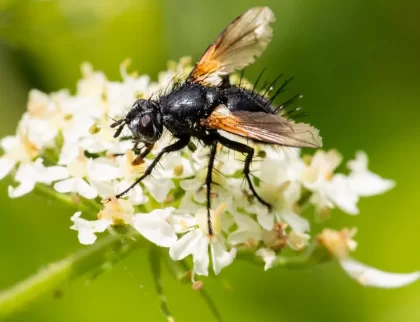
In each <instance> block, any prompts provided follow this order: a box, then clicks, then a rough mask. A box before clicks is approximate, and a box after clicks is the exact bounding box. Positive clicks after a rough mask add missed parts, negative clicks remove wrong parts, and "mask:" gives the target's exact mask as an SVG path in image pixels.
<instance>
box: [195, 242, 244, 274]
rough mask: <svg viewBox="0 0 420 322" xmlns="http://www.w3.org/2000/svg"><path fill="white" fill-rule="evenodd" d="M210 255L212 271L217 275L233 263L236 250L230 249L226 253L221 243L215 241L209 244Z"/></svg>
mask: <svg viewBox="0 0 420 322" xmlns="http://www.w3.org/2000/svg"><path fill="white" fill-rule="evenodd" d="M210 253H211V259H212V261H213V271H214V273H215V274H216V275H217V274H219V273H220V271H221V270H222V269H223V268H224V267H226V266H228V265H230V264H231V263H232V262H233V260H234V259H235V256H236V249H235V248H232V249H231V250H230V252H228V251H226V249H225V246H224V245H223V243H222V241H220V240H215V241H213V242H212V243H211V244H210ZM197 274H198V273H197Z"/></svg>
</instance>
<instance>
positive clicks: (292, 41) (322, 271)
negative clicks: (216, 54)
mask: <svg viewBox="0 0 420 322" xmlns="http://www.w3.org/2000/svg"><path fill="white" fill-rule="evenodd" d="M256 5H268V6H270V7H271V8H272V9H273V10H274V12H275V13H276V17H277V22H276V24H275V25H274V39H273V41H272V43H271V45H270V46H269V48H268V50H267V51H266V53H265V54H264V55H263V56H262V57H261V58H260V59H259V60H258V61H257V63H256V64H254V65H253V66H252V67H250V68H248V71H247V77H248V78H249V79H251V80H253V79H254V80H255V76H256V75H257V74H258V73H259V71H261V69H262V68H264V67H266V66H267V67H268V72H267V76H269V77H274V76H276V75H277V74H278V73H285V74H286V75H287V74H289V75H290V74H293V75H295V77H296V80H295V81H294V82H293V84H292V85H291V86H290V89H289V93H295V92H296V91H300V92H302V93H303V94H304V95H305V98H304V100H303V106H304V107H305V108H306V110H307V111H308V112H309V113H310V116H309V118H308V120H309V121H310V122H311V123H312V124H314V125H316V126H317V127H318V128H319V129H321V134H322V136H323V138H324V143H325V148H327V149H328V148H333V147H336V148H338V149H339V150H340V151H341V152H342V153H343V154H344V156H345V158H346V159H349V158H352V157H353V156H354V152H355V151H356V150H358V149H363V150H366V151H367V152H368V154H369V156H370V167H371V169H373V170H374V171H376V172H378V173H379V174H381V175H382V176H384V177H386V178H393V179H395V180H396V181H397V187H396V188H395V189H394V190H392V191H391V192H389V193H387V194H385V195H382V196H378V197H373V198H369V199H363V200H362V201H361V202H360V204H359V205H360V209H361V215H359V216H354V217H352V216H348V215H345V214H342V213H340V212H339V211H336V212H334V215H333V217H332V219H331V220H330V221H329V222H327V223H326V224H327V225H329V226H332V227H337V228H340V227H343V226H350V227H351V226H357V227H358V228H359V233H358V235H357V240H358V242H359V243H360V244H359V248H358V250H357V251H356V253H355V254H354V256H355V257H356V258H357V259H359V260H361V261H363V262H366V263H368V264H370V265H373V266H376V267H379V268H381V269H384V270H388V271H396V272H406V271H413V270H418V269H420V256H418V254H419V245H420V236H419V233H418V232H419V227H420V225H419V223H420V220H419V219H418V218H419V215H420V211H419V206H418V204H417V202H418V198H419V190H418V188H417V187H418V185H419V182H420V171H419V170H418V160H419V157H420V155H419V150H420V149H419V146H420V145H419V139H420V132H419V125H420V62H419V57H420V25H419V18H418V12H419V10H420V3H419V2H415V1H409V0H407V1H404V0H402V1H398V2H395V1H390V0H382V1H362V0H354V1H339V0H330V1H328V0H324V1H313V0H292V1H290V0H289V1H288V0H270V1H269V0H266V1H259V0H253V1H251V0H241V1H239V0H235V1H232V0H231V1H226V0H225V1H222V0H211V1H207V0H202V1H187V0H176V1H175V0H173V1H156V0H119V1H115V0H96V1H86V0H84V1H82V0H56V1H28V0H27V1H25V0H19V1H15V0H10V1H5V0H0V84H1V85H0V100H1V101H0V102H1V103H0V134H1V135H2V136H4V135H7V134H12V133H14V130H15V126H16V122H17V121H18V119H19V118H20V116H21V114H22V113H23V111H24V110H25V108H26V100H27V92H28V90H29V89H30V88H33V87H35V88H39V89H41V90H43V91H53V90H58V89H60V88H63V87H65V88H70V89H72V90H74V88H75V83H76V80H77V79H78V78H79V77H80V76H79V66H80V63H81V62H82V61H90V62H92V63H93V65H94V66H95V67H96V68H97V69H100V70H103V71H105V72H106V74H107V75H108V76H109V78H110V79H119V71H118V68H119V63H120V62H121V61H122V60H124V59H125V58H127V57H131V58H132V59H133V67H134V68H136V69H137V70H138V71H139V72H140V73H148V74H151V75H152V76H153V77H156V74H157V72H158V71H160V70H163V69H165V68H166V62H167V60H169V59H178V58H179V57H181V56H184V55H192V56H193V58H194V59H197V58H198V57H199V55H200V54H201V53H202V51H203V50H204V49H205V48H206V46H207V45H208V44H209V42H210V41H212V40H213V39H215V37H216V36H217V34H218V33H219V32H220V31H221V30H222V28H223V27H224V26H225V25H226V24H227V23H228V22H230V21H231V20H232V19H233V18H234V17H235V16H237V15H238V14H240V13H241V12H242V11H244V10H245V9H247V8H249V7H251V6H256ZM7 185H8V182H7V181H2V182H1V183H0V192H1V193H0V196H1V197H0V200H1V208H0V209H1V221H0V222H1V224H0V258H1V260H0V289H3V288H7V287H9V286H11V285H13V284H14V283H15V282H17V281H19V280H21V279H23V278H24V277H26V276H28V275H30V274H32V273H33V272H35V271H36V270H37V269H39V268H41V267H42V266H43V265H45V264H47V263H49V262H50V261H53V260H57V259H60V258H62V257H63V256H64V255H66V254H69V253H71V252H73V251H75V250H77V249H80V248H81V247H82V246H81V245H79V244H78V241H77V238H76V233H75V232H74V231H71V230H70V229H69V228H68V227H69V226H70V220H69V217H70V215H72V214H73V211H72V210H71V209H66V208H62V207H61V206H60V204H58V203H57V202H54V201H51V200H45V199H43V198H40V197H36V196H25V197H23V198H21V199H17V200H10V199H8V198H7ZM319 228H320V227H315V229H316V230H318V229H319ZM146 259H147V252H146V251H145V250H139V251H136V252H135V253H134V254H132V255H131V256H130V257H129V258H127V259H125V260H123V261H122V262H120V263H118V264H117V265H116V266H115V267H114V269H112V270H111V271H110V272H109V273H107V274H104V275H102V276H100V277H99V278H98V279H96V280H94V281H92V282H91V283H87V281H86V279H83V278H81V279H79V280H77V281H76V282H74V283H72V284H71V285H68V286H66V287H64V288H63V289H62V290H61V292H62V296H61V297H60V298H54V297H52V296H50V297H48V296H46V297H44V298H42V299H41V300H40V301H39V302H37V303H35V304H34V305H33V306H31V307H30V308H29V309H28V310H27V311H25V312H22V313H20V314H18V315H17V316H15V317H14V318H13V319H12V320H11V321H25V322H26V321H31V322H32V321H34V322H35V321H43V322H48V321H54V322H56V321H60V322H66V321H72V322H73V321H81V322H82V321H117V320H118V321H120V320H121V321H125V322H131V321H164V317H163V316H162V315H161V313H160V311H159V301H158V298H157V297H156V296H155V290H154V287H153V283H152V279H151V274H150V272H149V268H148V264H147V260H146ZM163 280H164V283H165V289H166V294H167V297H168V300H169V305H170V308H171V309H172V311H173V314H174V316H175V318H176V320H177V321H193V322H194V321H215V319H214V317H213V316H212V315H211V314H210V312H209V309H208V308H207V306H206V305H205V304H204V302H203V301H202V299H201V298H200V296H199V294H198V293H196V292H194V291H192V290H191V288H190V287H189V286H185V285H180V284H179V283H178V282H176V281H173V280H172V279H171V278H170V277H169V275H168V274H167V273H166V272H164V276H163ZM227 283H228V284H229V285H230V289H227V288H226V284H227ZM205 288H206V290H208V292H209V293H210V295H211V296H212V297H213V299H214V301H215V303H216V305H217V307H218V308H219V310H220V313H221V315H222V317H223V318H224V321H284V322H286V321H287V322H294V321H313V322H315V321H323V322H327V321H341V322H345V321H358V322H363V321H369V322H375V321H377V322H387V321H396V320H399V321H419V320H420V305H419V303H420V283H417V284H414V285H411V286H408V287H405V288H402V289H396V290H380V289H370V288H363V287H361V286H359V285H358V284H356V283H355V282H354V281H352V280H350V279H349V278H348V277H347V276H346V275H345V274H344V273H343V272H342V271H341V270H340V268H339V267H338V266H337V265H336V264H327V265H322V266H319V267H314V268H312V269H308V270H301V271H289V270H284V269H275V270H271V271H268V272H263V270H262V268H260V267H254V266H251V265H250V264H247V263H243V262H239V261H237V262H236V263H235V264H234V265H233V266H231V267H228V268H227V269H225V270H224V271H223V272H222V274H221V278H219V279H213V278H208V279H207V280H206V281H205Z"/></svg>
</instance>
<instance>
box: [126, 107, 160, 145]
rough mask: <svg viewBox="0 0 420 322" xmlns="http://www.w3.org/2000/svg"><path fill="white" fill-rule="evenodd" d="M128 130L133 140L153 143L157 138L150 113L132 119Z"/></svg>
mask: <svg viewBox="0 0 420 322" xmlns="http://www.w3.org/2000/svg"><path fill="white" fill-rule="evenodd" d="M130 130H131V132H132V133H133V136H134V137H135V138H137V139H140V140H143V141H145V142H154V141H156V140H157V137H158V135H157V134H158V133H157V129H156V126H155V124H154V118H153V115H152V113H145V114H142V115H139V116H137V117H136V118H135V119H133V120H132V121H131V123H130Z"/></svg>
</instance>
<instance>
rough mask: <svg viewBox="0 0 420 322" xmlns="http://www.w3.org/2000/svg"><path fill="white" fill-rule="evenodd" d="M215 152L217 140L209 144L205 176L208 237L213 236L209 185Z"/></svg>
mask: <svg viewBox="0 0 420 322" xmlns="http://www.w3.org/2000/svg"><path fill="white" fill-rule="evenodd" d="M216 152H217V140H214V141H212V142H211V143H210V155H209V164H208V167H207V176H206V196H207V226H208V229H209V235H210V236H212V235H213V227H212V224H211V214H210V210H211V184H212V182H213V180H212V177H213V167H214V159H215V158H216Z"/></svg>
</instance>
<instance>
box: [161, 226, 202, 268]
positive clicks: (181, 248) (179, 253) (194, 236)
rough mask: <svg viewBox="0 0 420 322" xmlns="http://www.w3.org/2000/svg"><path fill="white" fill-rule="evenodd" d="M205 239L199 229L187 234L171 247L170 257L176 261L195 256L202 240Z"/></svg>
mask: <svg viewBox="0 0 420 322" xmlns="http://www.w3.org/2000/svg"><path fill="white" fill-rule="evenodd" d="M203 237H204V236H203V234H202V233H201V232H200V231H199V230H198V229H194V230H193V231H190V232H188V233H186V234H185V235H184V236H182V237H181V238H180V239H178V240H177V241H176V242H175V243H174V244H173V245H172V246H171V248H170V249H169V256H171V258H172V259H173V260H175V261H176V260H180V259H183V258H185V257H187V256H188V255H190V254H193V253H194V252H195V249H196V246H197V244H198V242H199V240H200V238H203Z"/></svg>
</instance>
